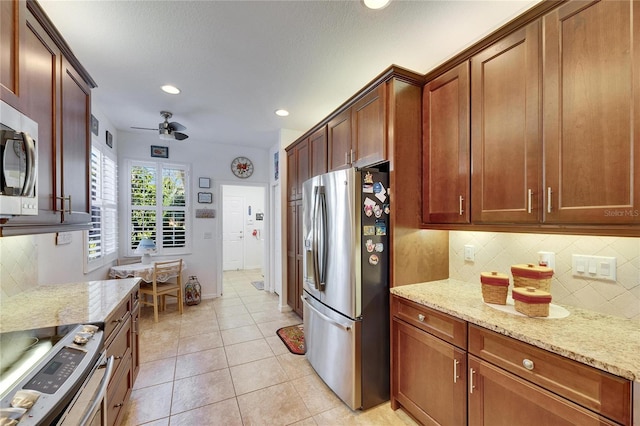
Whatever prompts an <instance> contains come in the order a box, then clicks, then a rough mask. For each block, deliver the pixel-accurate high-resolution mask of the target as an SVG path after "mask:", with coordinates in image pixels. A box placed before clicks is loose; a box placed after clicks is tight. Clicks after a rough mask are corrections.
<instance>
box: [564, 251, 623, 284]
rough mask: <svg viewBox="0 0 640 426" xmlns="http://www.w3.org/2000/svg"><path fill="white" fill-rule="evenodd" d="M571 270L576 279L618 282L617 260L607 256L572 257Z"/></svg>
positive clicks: (581, 255) (579, 255)
mask: <svg viewBox="0 0 640 426" xmlns="http://www.w3.org/2000/svg"><path fill="white" fill-rule="evenodd" d="M571 270H572V274H573V276H575V277H584V278H590V279H594V280H603V281H614V282H615V281H616V258H615V257H607V256H588V255H584V254H574V255H571Z"/></svg>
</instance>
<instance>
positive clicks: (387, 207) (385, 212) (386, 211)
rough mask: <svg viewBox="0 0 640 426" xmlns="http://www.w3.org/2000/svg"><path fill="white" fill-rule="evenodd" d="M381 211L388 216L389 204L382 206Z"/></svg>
mask: <svg viewBox="0 0 640 426" xmlns="http://www.w3.org/2000/svg"><path fill="white" fill-rule="evenodd" d="M382 210H383V211H384V214H389V212H390V211H391V209H390V208H389V203H387V204H383V205H382Z"/></svg>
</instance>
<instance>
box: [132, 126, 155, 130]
mask: <svg viewBox="0 0 640 426" xmlns="http://www.w3.org/2000/svg"><path fill="white" fill-rule="evenodd" d="M131 128H132V129H138V130H158V129H151V128H149V127H135V126H131Z"/></svg>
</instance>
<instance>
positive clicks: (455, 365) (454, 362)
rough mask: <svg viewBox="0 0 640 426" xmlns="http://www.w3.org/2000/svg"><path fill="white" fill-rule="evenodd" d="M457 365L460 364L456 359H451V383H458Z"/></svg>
mask: <svg viewBox="0 0 640 426" xmlns="http://www.w3.org/2000/svg"><path fill="white" fill-rule="evenodd" d="M458 364H460V361H458V360H457V359H455V358H454V359H453V383H458V377H460V376H458Z"/></svg>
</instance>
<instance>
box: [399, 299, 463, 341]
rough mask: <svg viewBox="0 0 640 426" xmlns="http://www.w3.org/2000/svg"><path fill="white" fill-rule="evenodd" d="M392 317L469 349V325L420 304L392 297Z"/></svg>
mask: <svg viewBox="0 0 640 426" xmlns="http://www.w3.org/2000/svg"><path fill="white" fill-rule="evenodd" d="M391 315H393V316H395V317H397V318H399V319H401V320H403V321H405V322H408V323H409V324H411V325H414V326H416V327H418V328H420V329H421V330H424V331H426V332H427V333H430V334H433V335H434V336H436V337H439V338H440V339H442V340H444V341H445V342H449V343H451V344H452V345H455V346H457V347H459V348H462V349H466V348H467V323H466V321H463V320H460V319H458V318H454V317H452V316H450V315H447V314H444V313H441V312H437V311H435V310H433V309H431V308H427V307H426V306H423V305H420V304H419V303H415V302H412V301H410V300H407V299H403V298H401V297H398V296H392V297H391Z"/></svg>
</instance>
